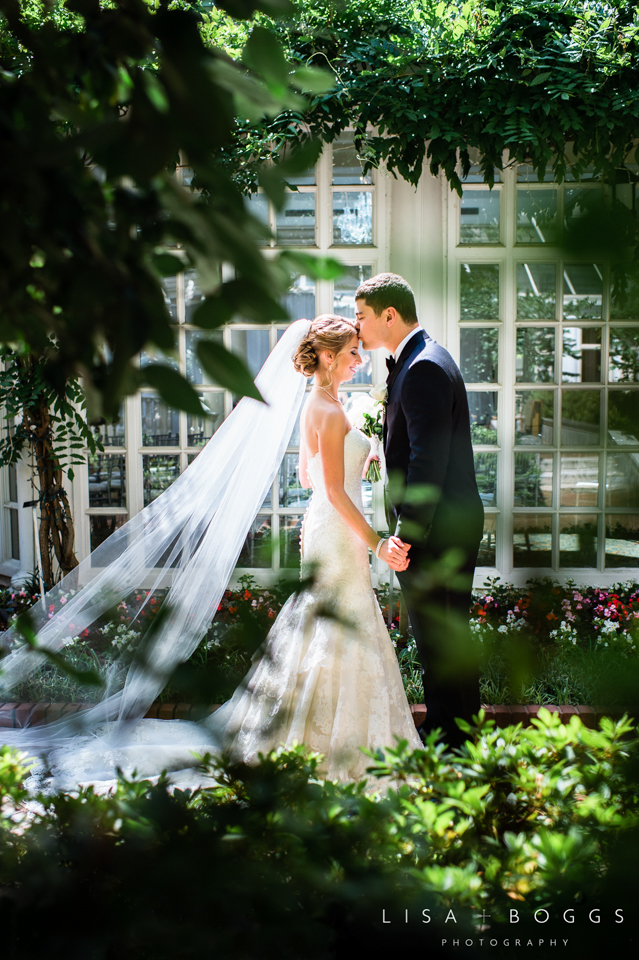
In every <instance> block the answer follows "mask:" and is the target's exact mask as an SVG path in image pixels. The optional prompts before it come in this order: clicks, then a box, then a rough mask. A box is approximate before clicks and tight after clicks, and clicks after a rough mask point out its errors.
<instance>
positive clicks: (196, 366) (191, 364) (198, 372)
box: [184, 330, 224, 384]
mask: <svg viewBox="0 0 639 960" xmlns="http://www.w3.org/2000/svg"><path fill="white" fill-rule="evenodd" d="M184 337H185V352H186V379H187V380H188V381H189V383H203V384H204V383H206V384H209V383H213V382H214V381H213V380H211V378H210V377H209V376H208V374H206V373H205V372H204V370H203V369H202V365H201V363H200V361H199V360H198V356H197V345H198V343H199V342H200V340H212V341H213V343H220V344H222V343H223V342H224V336H223V334H222V331H221V330H186V331H185V332H184Z"/></svg>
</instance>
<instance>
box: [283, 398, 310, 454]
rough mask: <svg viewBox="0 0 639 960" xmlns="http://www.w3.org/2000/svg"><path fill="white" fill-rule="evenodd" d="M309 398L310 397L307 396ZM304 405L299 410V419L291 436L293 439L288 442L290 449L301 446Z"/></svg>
mask: <svg viewBox="0 0 639 960" xmlns="http://www.w3.org/2000/svg"><path fill="white" fill-rule="evenodd" d="M307 396H308V395H307ZM303 406H304V404H302V407H301V408H300V410H299V413H298V414H297V417H296V418H295V426H294V427H293V432H292V434H291V439H290V440H289V441H288V445H289V447H299V445H300V419H301V417H302V409H303Z"/></svg>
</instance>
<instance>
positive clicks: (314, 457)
mask: <svg viewBox="0 0 639 960" xmlns="http://www.w3.org/2000/svg"><path fill="white" fill-rule="evenodd" d="M356 429H357V427H351V429H350V430H349V431H348V432H347V433H345V434H344V443H346V438H347V437H350V435H351V433H353V432H354V431H355V430H356ZM319 455H320V452H319V450H318V451H317V453H314V454H313V456H312V457H311V459H310V460H308V461H307V463H306V469H307V470H308V468H309V466H310V465H311V463H312V462H313V460H316V459H317V457H319Z"/></svg>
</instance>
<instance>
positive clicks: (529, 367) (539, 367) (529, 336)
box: [516, 327, 555, 383]
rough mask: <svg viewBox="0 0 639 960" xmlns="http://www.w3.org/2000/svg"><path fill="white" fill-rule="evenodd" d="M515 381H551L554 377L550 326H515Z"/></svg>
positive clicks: (552, 334) (552, 339) (552, 333)
mask: <svg viewBox="0 0 639 960" xmlns="http://www.w3.org/2000/svg"><path fill="white" fill-rule="evenodd" d="M516 364H517V366H516V370H517V383H552V382H553V380H554V379H555V331H554V329H553V328H552V327H518V328H517V357H516Z"/></svg>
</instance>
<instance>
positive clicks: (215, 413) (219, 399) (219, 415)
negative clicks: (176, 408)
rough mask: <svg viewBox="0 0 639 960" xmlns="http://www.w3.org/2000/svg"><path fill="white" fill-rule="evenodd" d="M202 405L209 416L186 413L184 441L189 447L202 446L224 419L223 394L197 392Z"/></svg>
mask: <svg viewBox="0 0 639 960" xmlns="http://www.w3.org/2000/svg"><path fill="white" fill-rule="evenodd" d="M198 396H199V398H200V401H201V403H202V406H203V407H204V409H205V410H208V411H209V412H210V416H207V417H196V416H194V414H192V413H187V415H186V442H187V445H188V446H189V447H202V446H204V444H205V443H208V441H209V440H210V439H211V437H212V436H213V434H214V433H215V431H216V430H217V429H218V427H220V426H221V424H222V421H223V420H224V394H223V393H200V394H198Z"/></svg>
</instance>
